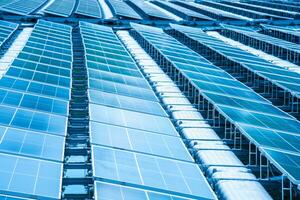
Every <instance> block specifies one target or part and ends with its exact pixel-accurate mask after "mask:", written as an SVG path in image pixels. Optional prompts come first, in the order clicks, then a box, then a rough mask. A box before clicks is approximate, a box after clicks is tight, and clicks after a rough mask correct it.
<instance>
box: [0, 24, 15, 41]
mask: <svg viewBox="0 0 300 200" xmlns="http://www.w3.org/2000/svg"><path fill="white" fill-rule="evenodd" d="M17 28H18V24H15V23H11V22H6V21H0V46H1V45H2V44H3V43H4V42H5V41H6V40H7V39H8V38H9V37H10V36H11V35H12V34H13V33H14V31H15V30H17Z"/></svg>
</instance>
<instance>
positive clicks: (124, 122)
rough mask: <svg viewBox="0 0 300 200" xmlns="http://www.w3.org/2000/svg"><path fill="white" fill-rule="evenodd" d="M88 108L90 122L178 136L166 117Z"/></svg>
mask: <svg viewBox="0 0 300 200" xmlns="http://www.w3.org/2000/svg"><path fill="white" fill-rule="evenodd" d="M89 106H90V109H89V111H90V119H91V121H95V122H102V123H107V124H112V125H117V126H124V127H128V128H135V129H140V130H145V131H151V132H156V133H161V134H166V135H173V136H177V135H178V133H177V131H176V130H175V128H174V126H173V124H172V123H171V121H170V119H169V118H167V117H160V116H155V115H149V114H143V113H139V112H133V111H128V110H122V109H117V108H112V107H107V106H102V105H96V104H90V105H89Z"/></svg>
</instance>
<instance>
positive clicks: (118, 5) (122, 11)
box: [106, 0, 142, 19]
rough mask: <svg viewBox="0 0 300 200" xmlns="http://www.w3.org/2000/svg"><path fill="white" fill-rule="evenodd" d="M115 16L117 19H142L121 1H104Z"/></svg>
mask: <svg viewBox="0 0 300 200" xmlns="http://www.w3.org/2000/svg"><path fill="white" fill-rule="evenodd" d="M106 2H107V3H108V5H109V6H110V8H111V10H112V12H113V13H114V15H115V16H117V17H119V18H131V19H142V18H141V16H140V15H139V14H138V13H137V12H136V11H135V10H134V9H132V8H131V7H130V6H129V5H127V4H126V3H125V2H124V1H122V0H106Z"/></svg>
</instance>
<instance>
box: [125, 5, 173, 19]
mask: <svg viewBox="0 0 300 200" xmlns="http://www.w3.org/2000/svg"><path fill="white" fill-rule="evenodd" d="M129 1H130V2H131V4H133V5H135V6H136V7H137V8H138V9H139V11H140V12H142V13H144V14H145V15H147V16H148V18H150V19H152V18H154V19H155V18H158V19H166V20H173V19H172V18H171V17H170V16H168V15H167V14H165V13H164V12H162V11H160V10H159V9H157V8H156V7H154V6H152V5H151V4H150V3H149V2H146V1H143V0H129Z"/></svg>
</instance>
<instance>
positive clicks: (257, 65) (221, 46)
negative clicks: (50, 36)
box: [175, 27, 300, 103]
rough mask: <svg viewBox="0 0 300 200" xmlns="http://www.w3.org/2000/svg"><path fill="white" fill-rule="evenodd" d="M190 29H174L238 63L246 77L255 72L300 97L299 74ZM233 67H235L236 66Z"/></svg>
mask: <svg viewBox="0 0 300 200" xmlns="http://www.w3.org/2000/svg"><path fill="white" fill-rule="evenodd" d="M175 29H176V27H175ZM191 29H192V28H189V30H190V31H189V30H188V29H185V28H184V27H180V28H178V29H176V30H179V32H181V33H184V34H185V35H186V36H187V37H188V38H191V39H192V40H193V41H195V42H196V43H200V44H203V45H205V46H207V47H208V48H210V49H212V50H213V51H214V52H217V53H218V54H219V55H221V56H224V57H225V58H228V59H229V60H231V61H233V62H236V63H238V64H240V65H241V67H242V68H244V69H245V70H246V71H247V72H248V75H247V76H248V78H249V77H250V74H249V72H252V73H253V74H255V75H253V76H259V77H260V78H262V79H263V80H265V81H266V82H270V83H271V84H274V85H276V86H277V87H279V88H281V89H282V90H283V91H286V92H287V93H290V94H291V95H292V96H293V97H295V98H300V74H298V73H296V72H293V71H290V70H288V69H286V68H283V67H280V66H277V65H274V64H272V63H271V62H268V61H267V60H265V59H262V58H260V57H258V56H256V55H253V54H251V53H249V52H246V51H243V50H241V49H239V48H236V47H233V46H231V45H230V44H226V43H225V42H223V41H220V40H217V39H216V38H214V37H211V36H209V35H207V34H206V33H204V32H202V31H197V30H199V29H194V30H191ZM220 62H221V61H220ZM224 63H225V62H224ZM224 63H222V65H224ZM234 68H237V66H235V67H234ZM237 71H238V72H237V73H238V74H239V75H241V74H242V73H243V70H242V69H240V70H237ZM249 79H250V78H249ZM249 79H248V80H249ZM248 82H250V81H248ZM258 85H259V84H258ZM257 87H260V86H257ZM287 103H288V102H287Z"/></svg>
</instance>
